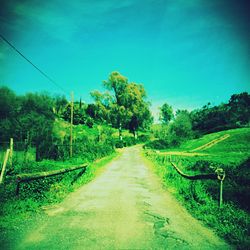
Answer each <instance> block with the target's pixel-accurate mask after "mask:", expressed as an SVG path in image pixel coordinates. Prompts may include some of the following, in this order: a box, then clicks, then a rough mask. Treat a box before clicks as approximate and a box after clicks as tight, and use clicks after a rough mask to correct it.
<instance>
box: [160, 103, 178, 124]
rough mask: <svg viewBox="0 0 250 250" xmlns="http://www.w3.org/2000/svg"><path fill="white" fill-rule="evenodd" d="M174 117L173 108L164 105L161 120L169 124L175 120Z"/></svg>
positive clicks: (161, 109)
mask: <svg viewBox="0 0 250 250" xmlns="http://www.w3.org/2000/svg"><path fill="white" fill-rule="evenodd" d="M173 117H174V113H173V108H172V107H171V106H170V105H169V104H167V103H164V104H163V105H162V106H161V108H160V118H159V120H160V121H161V122H162V123H164V124H168V123H169V122H170V121H171V120H172V119H173Z"/></svg>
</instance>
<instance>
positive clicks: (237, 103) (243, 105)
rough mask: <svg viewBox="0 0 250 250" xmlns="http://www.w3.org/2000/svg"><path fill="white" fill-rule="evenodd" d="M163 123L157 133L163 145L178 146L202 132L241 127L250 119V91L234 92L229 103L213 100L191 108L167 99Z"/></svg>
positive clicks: (162, 110) (162, 108)
mask: <svg viewBox="0 0 250 250" xmlns="http://www.w3.org/2000/svg"><path fill="white" fill-rule="evenodd" d="M159 120H160V121H161V123H162V127H161V129H160V131H157V133H156V135H157V137H159V138H161V139H162V140H163V144H164V145H163V146H165V147H167V146H177V145H180V144H181V143H182V142H184V141H186V140H187V139H190V138H193V137H199V136H200V135H202V134H207V133H211V132H217V131H221V130H226V129H231V128H238V127H242V126H246V125H249V123H250V95H249V94H248V93H246V92H243V93H240V94H234V95H232V96H231V98H230V100H229V101H228V102H227V103H222V104H220V105H218V106H212V105H211V104H210V103H208V104H207V105H205V106H203V107H202V108H201V109H196V110H193V111H191V112H188V111H187V110H177V112H176V114H175V115H174V112H173V108H172V107H171V106H170V105H169V104H167V103H164V104H163V105H162V106H161V108H160V117H159Z"/></svg>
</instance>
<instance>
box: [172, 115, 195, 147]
mask: <svg viewBox="0 0 250 250" xmlns="http://www.w3.org/2000/svg"><path fill="white" fill-rule="evenodd" d="M168 133H169V134H168V141H169V144H170V145H173V146H178V145H180V144H181V143H183V142H184V141H186V140H188V139H190V138H192V136H193V130H192V122H191V118H190V114H189V113H188V111H187V110H179V111H178V112H177V115H176V117H175V119H174V121H173V122H172V123H170V124H169V130H168Z"/></svg>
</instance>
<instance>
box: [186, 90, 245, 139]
mask: <svg viewBox="0 0 250 250" xmlns="http://www.w3.org/2000/svg"><path fill="white" fill-rule="evenodd" d="M191 117H192V124H193V129H194V130H196V131H198V132H199V133H202V134H204V133H211V132H216V131H221V130H225V129H231V128H237V127H242V126H245V125H247V124H249V122H250V95H249V94H248V93H246V92H243V93H241V94H234V95H232V96H231V98H230V100H229V102H228V103H227V104H220V105H218V106H213V107H212V106H211V104H210V103H208V104H207V105H205V106H203V108H202V109H198V110H194V111H192V112H191Z"/></svg>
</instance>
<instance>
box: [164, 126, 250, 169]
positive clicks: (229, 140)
mask: <svg viewBox="0 0 250 250" xmlns="http://www.w3.org/2000/svg"><path fill="white" fill-rule="evenodd" d="M220 138H223V140H221V141H220V140H219V139H220ZM224 138H225V139H224ZM216 140H218V141H217V142H216ZM211 141H215V143H214V144H213V145H212V146H210V147H204V148H201V147H202V146H203V145H206V144H209V143H210V142H211ZM249 141H250V128H239V129H231V130H225V131H221V132H217V133H212V134H207V135H204V136H203V137H201V138H199V139H193V140H189V141H187V142H185V143H184V144H182V145H181V146H180V147H179V148H169V149H166V150H161V152H162V153H164V154H172V155H177V154H178V155H179V156H180V157H181V156H182V154H180V152H183V155H185V154H184V153H190V156H192V154H193V153H199V154H200V156H196V158H197V159H199V160H209V161H213V162H216V163H222V164H226V165H232V164H240V163H243V162H244V161H246V160H247V159H248V158H249V157H250V144H249ZM170 152H171V153H170ZM186 155H188V154H186Z"/></svg>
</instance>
